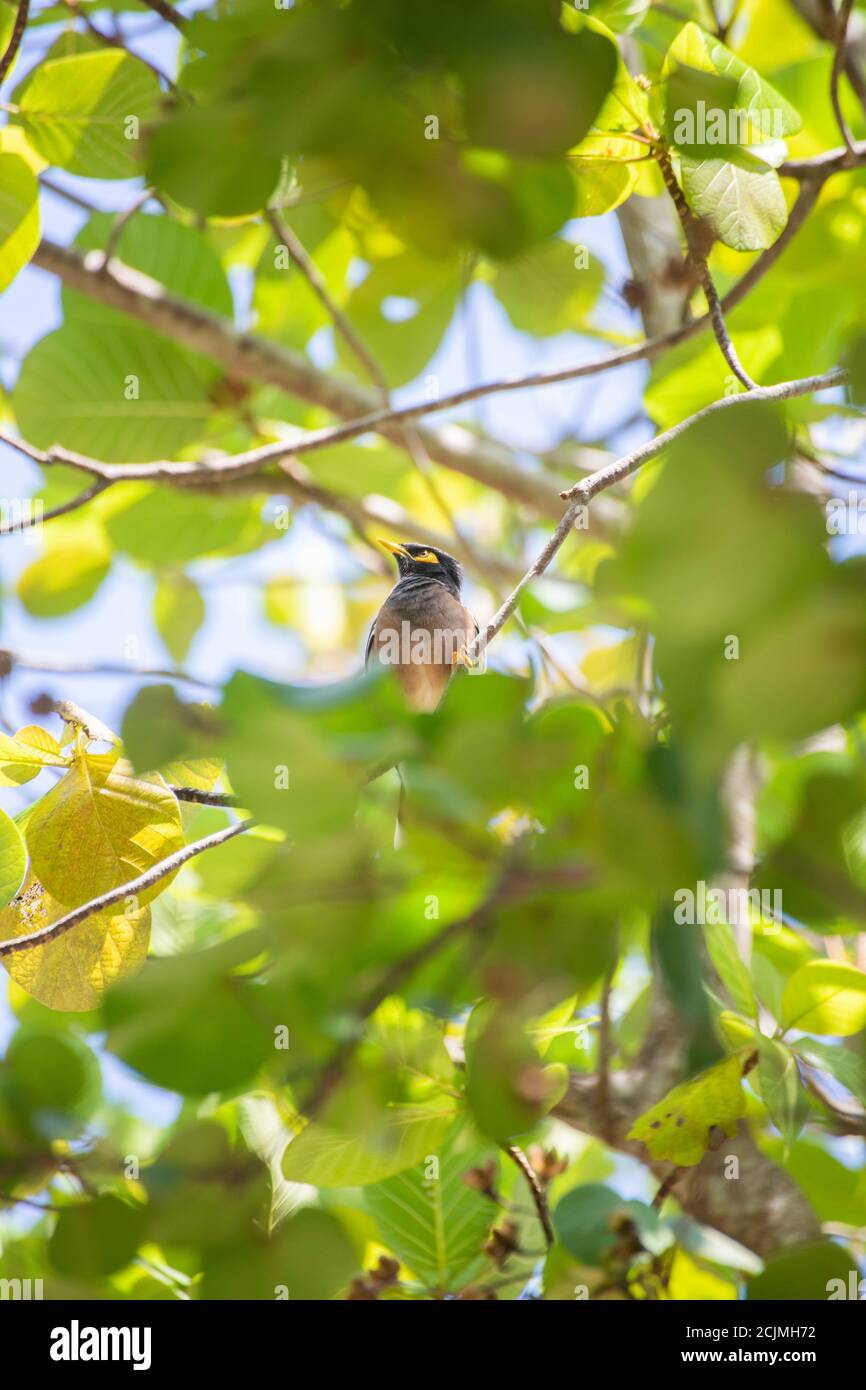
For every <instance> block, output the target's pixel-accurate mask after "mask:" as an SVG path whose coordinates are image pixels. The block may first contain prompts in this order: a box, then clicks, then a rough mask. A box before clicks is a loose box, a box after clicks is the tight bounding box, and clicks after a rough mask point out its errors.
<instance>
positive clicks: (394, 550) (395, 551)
mask: <svg viewBox="0 0 866 1390" xmlns="http://www.w3.org/2000/svg"><path fill="white" fill-rule="evenodd" d="M376 540H377V541H378V542H379V544H380V545H383V546H384V547H385V549H386V550H390V552H391V554H392V555H402V556H403V559H404V560H411V559H412V556H411V555H410V554H409V552H408V550H407V549H406V547H405V546H402V545H398V544H397V542H396V541H386V540H385V538H384V536H377V537H376Z"/></svg>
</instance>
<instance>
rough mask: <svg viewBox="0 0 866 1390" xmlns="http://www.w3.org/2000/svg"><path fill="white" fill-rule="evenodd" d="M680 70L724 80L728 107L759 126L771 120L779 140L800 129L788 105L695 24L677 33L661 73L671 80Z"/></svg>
mask: <svg viewBox="0 0 866 1390" xmlns="http://www.w3.org/2000/svg"><path fill="white" fill-rule="evenodd" d="M683 68H685V69H686V70H689V69H691V72H692V75H694V76H695V77H696V78H698V77H705V76H707V75H709V76H710V77H712V75H713V74H718V75H719V76H721V77H724V78H727V79H728V82H729V84H730V88H731V95H730V103H729V104H730V107H731V108H734V109H736V110H739V111H744V112H747V113H748V115H749V117H750V118H751V120H752V121H753V122H754V123H755V124H757V125H758V126H759V127H760V125H761V120H762V118H763V119H764V120H765V121H768V120H770V119H772V118H773V117H775V118H776V127H775V128H774V129H773V131H772V133H773V134H775V131H776V129H778V136H779V137H781V136H784V135H794V134H796V132H797V131H798V130H799V129H800V127H801V125H802V120H801V118H800V114H799V112H798V111H796V110H795V109H794V107H793V106H792V105H791V104H790V102H788V101H786V100H785V98H784V97H783V96H782V95H781V93H780V92H777V91H776V88H775V87H773V86H772V85H771V84H770V83H769V82H767V81H766V80H765V79H764V78H763V77H761V76H760V74H759V73H758V72H756V70H755V69H754V68H752V67H749V65H748V64H747V63H744V62H743V60H742V59H741V58H738V57H737V55H736V54H735V53H732V52H731V50H730V49H729V48H727V47H726V46H725V44H723V43H721V42H720V40H719V39H717V38H716V37H715V36H714V35H712V34H708V33H707V32H706V31H705V30H703V29H701V28H700V27H699V26H698V25H697V24H692V23H689V24H686V25H684V26H683V28H682V29H681V30H680V31H679V33H678V34H677V36H676V38H675V39H674V41H673V43H672V44H671V46H670V48H669V49H668V51H667V54H666V55H665V60H664V65H663V69H662V71H663V74H664V75H665V76H668V77H669V78H675V77H676V74H677V72H678V70H680V69H683ZM726 90H727V88H726ZM667 104H668V119H670V117H671V115H672V111H671V109H670V108H671V106H672V104H673V103H672V101H671V99H670V97H669V98H668V103H667ZM708 105H709V103H708ZM725 109H727V104H726V108H725Z"/></svg>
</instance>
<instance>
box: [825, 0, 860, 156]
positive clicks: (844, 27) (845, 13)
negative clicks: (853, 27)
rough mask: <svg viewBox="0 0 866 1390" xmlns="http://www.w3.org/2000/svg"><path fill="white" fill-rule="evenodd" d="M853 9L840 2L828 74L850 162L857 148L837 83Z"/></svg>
mask: <svg viewBox="0 0 866 1390" xmlns="http://www.w3.org/2000/svg"><path fill="white" fill-rule="evenodd" d="M853 7H854V0H842V3H841V5H840V6H839V14H838V16H837V18H836V51H835V53H834V54H833V69H832V72H831V73H830V100H831V101H832V103H833V111H834V114H835V116H836V124H837V125H838V127H839V130H840V132H841V135H842V139H843V140H844V142H845V148H846V149H847V151H848V153H849V155H850V157H851V160H852V161H854V160H856V158H857V146H856V145H855V143H854V137H853V136H852V134H851V131H850V129H849V126H848V122H847V121H846V120H845V116H844V114H843V111H842V100H841V97H840V94H839V82H840V80H841V77H842V73H843V71H844V69H845V66H846V63H847V50H846V43H847V39H848V21H849V20H850V18H851V10H852V9H853Z"/></svg>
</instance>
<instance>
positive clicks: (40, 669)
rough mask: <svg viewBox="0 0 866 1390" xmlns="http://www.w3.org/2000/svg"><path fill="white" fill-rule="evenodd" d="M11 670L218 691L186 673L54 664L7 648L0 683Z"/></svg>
mask: <svg viewBox="0 0 866 1390" xmlns="http://www.w3.org/2000/svg"><path fill="white" fill-rule="evenodd" d="M14 670H19V671H33V672H36V673H37V674H40V675H46V676H140V677H142V678H145V677H150V678H152V679H154V680H168V681H180V682H182V683H186V684H187V685H200V686H202V687H204V688H206V689H208V690H212V689H213V690H215V689H217V688H218V686H217V682H215V681H207V680H200V679H199V677H198V676H193V675H190V673H189V672H188V671H176V670H172V669H171V668H170V667H161V666H132V665H129V664H126V663H124V662H122V661H116V662H115V661H97V662H89V661H58V660H56V659H55V658H54V657H27V656H21V655H19V653H18V652H12V651H10V650H9V649H8V648H7V647H0V679H2V678H3V677H4V676H8V675H11V673H12V672H13V671H14Z"/></svg>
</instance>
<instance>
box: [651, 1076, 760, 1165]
mask: <svg viewBox="0 0 866 1390" xmlns="http://www.w3.org/2000/svg"><path fill="white" fill-rule="evenodd" d="M741 1076H742V1061H741V1059H740V1057H739V1056H737V1055H736V1054H735V1055H734V1056H732V1057H726V1058H725V1060H724V1062H717V1063H716V1065H715V1066H714V1067H710V1068H709V1069H708V1070H707V1071H704V1072H701V1073H700V1075H698V1076H695V1077H693V1078H692V1080H691V1081H686V1082H684V1083H683V1084H682V1085H681V1086H675V1087H674V1089H673V1090H672V1091H669V1092H668V1094H667V1095H666V1096H665V1097H664V1098H663V1099H662V1100H660V1101H659V1102H658V1103H657V1104H656V1105H654V1106H653V1107H652V1108H651V1109H650V1110H647V1111H645V1113H644V1114H643V1115H641V1116H640V1117H639V1119H637V1120H636V1121H635V1123H634V1124H633V1125H632V1127H631V1130H630V1131H629V1134H628V1137H629V1139H639V1140H640V1141H641V1143H643V1144H646V1146H647V1148H648V1149H649V1151H650V1153H651V1154H652V1156H653V1158H655V1159H668V1160H670V1162H671V1163H676V1164H679V1165H681V1166H682V1167H690V1166H691V1165H692V1164H694V1163H700V1161H701V1159H702V1158H703V1156H704V1154H705V1153H706V1151H707V1143H708V1141H709V1137H710V1130H711V1129H714V1128H720V1129H723V1130H724V1132H725V1134H726V1135H727V1136H728V1138H729V1139H732V1138H733V1137H734V1135H735V1134H736V1132H737V1122H738V1120H739V1118H740V1116H741V1115H744V1114H745V1111H746V1098H745V1095H744V1094H743V1088H742V1086H741V1084H740V1079H741Z"/></svg>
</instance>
